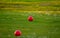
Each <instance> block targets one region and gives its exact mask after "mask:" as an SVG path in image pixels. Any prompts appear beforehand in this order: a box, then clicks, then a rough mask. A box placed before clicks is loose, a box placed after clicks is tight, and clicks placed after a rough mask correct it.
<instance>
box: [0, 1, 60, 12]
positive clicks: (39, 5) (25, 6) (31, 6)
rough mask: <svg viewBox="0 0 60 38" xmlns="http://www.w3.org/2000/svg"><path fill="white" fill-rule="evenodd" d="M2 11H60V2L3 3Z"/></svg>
mask: <svg viewBox="0 0 60 38" xmlns="http://www.w3.org/2000/svg"><path fill="white" fill-rule="evenodd" d="M0 9H7V10H19V11H60V1H51V2H46V1H45V2H1V4H0Z"/></svg>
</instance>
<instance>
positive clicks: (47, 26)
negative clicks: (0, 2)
mask: <svg viewBox="0 0 60 38" xmlns="http://www.w3.org/2000/svg"><path fill="white" fill-rule="evenodd" d="M41 12H42V13H40V12H32V11H28V12H27V11H25V12H24V11H19V12H18V11H9V10H0V38H16V37H15V36H14V31H15V30H17V29H18V30H21V32H22V35H21V37H20V38H60V11H45V13H43V12H44V11H41ZM46 12H47V13H46ZM30 15H32V16H33V17H34V21H33V22H29V21H28V20H27V18H28V16H30Z"/></svg>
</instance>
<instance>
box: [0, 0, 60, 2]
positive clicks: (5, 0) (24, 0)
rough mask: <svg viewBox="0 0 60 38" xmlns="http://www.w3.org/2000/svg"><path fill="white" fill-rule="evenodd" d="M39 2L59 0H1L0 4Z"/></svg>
mask: <svg viewBox="0 0 60 38" xmlns="http://www.w3.org/2000/svg"><path fill="white" fill-rule="evenodd" d="M41 1H59V0H1V2H41Z"/></svg>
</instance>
